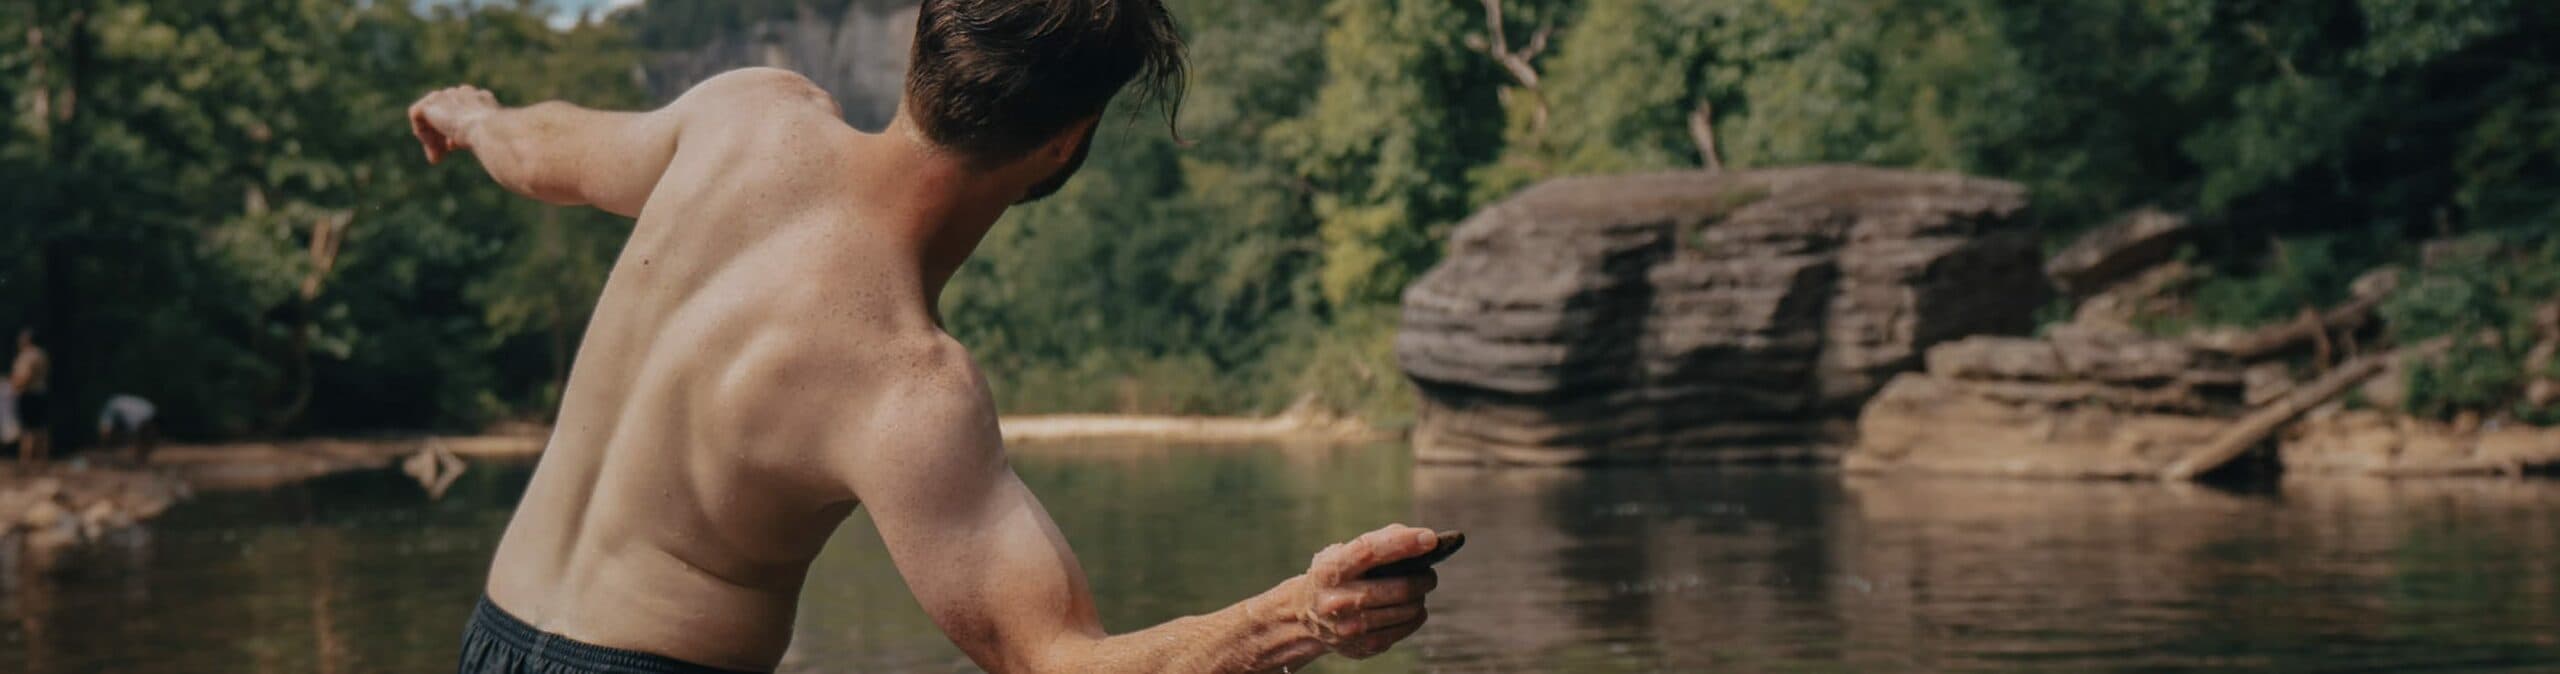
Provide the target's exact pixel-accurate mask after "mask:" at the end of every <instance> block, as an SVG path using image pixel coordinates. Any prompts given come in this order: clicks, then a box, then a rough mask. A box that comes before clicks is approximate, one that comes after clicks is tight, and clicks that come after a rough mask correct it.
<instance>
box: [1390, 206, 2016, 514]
mask: <svg viewBox="0 0 2560 674" xmlns="http://www.w3.org/2000/svg"><path fill="white" fill-rule="evenodd" d="M2026 203H2027V200H2026V192H2025V190H2024V189H2023V188H2021V187H2019V186H2018V185H2016V184H2014V183H2008V182H2002V181H1997V180H1987V179H1981V178H1972V177H1967V176H1961V175H1955V174H1946V173H1919V172H1910V171H1897V170H1886V169H1877V168H1868V167H1859V166H1812V167H1801V168H1788V169H1771V170H1759V171H1741V172H1724V173H1705V172H1684V173H1662V174H1650V175H1633V176H1620V177H1605V178H1567V179H1561V180H1555V181H1550V182H1547V183H1543V184H1540V185H1537V186H1535V187H1531V188H1530V189H1528V190H1525V191H1523V192H1521V193H1520V194H1518V195H1515V196H1513V197H1511V198H1510V199H1507V200H1504V201H1502V202H1500V203H1497V204H1494V205H1493V206H1491V207H1489V208H1486V209H1485V210H1484V211H1483V212H1480V213H1477V214H1476V215H1475V216H1474V217H1471V218H1469V219H1468V220H1467V221H1466V222H1464V223H1462V224H1461V225H1460V226H1459V227H1458V230H1457V232H1456V234H1455V235H1454V236H1453V240H1452V242H1451V244H1450V252H1449V256H1448V258H1447V259H1446V260H1444V261H1443V262H1442V263H1441V264H1440V265H1439V266H1438V267H1436V268H1434V269H1432V270H1431V271H1430V272H1429V273H1428V274H1426V275H1425V276H1424V277H1423V278H1422V279H1421V280H1419V281H1418V282H1416V283H1414V284H1413V285H1412V286H1411V287H1410V288H1408V289H1407V290H1406V292H1405V295H1404V324H1403V331H1402V332H1401V333H1400V334H1399V336H1398V339H1397V343H1396V353H1397V357H1398V359H1399V361H1400V362H1401V364H1402V367H1403V369H1404V371H1405V373H1406V375H1407V376H1409V377H1411V378H1412V379H1413V381H1414V382H1415V384H1416V385H1417V386H1416V388H1418V389H1419V391H1420V394H1421V398H1422V400H1421V409H1420V415H1419V416H1420V418H1419V424H1418V426H1417V427H1416V429H1415V432H1414V437H1413V442H1414V444H1415V448H1416V453H1417V456H1418V457H1419V458H1420V459H1421V460H1424V461H1431V462H1461V463H1473V462H1492V463H1531V464H1574V463H1591V462H1656V461H1683V462H1727V461H1758V460H1786V459H1801V458H1807V457H1819V456H1824V455H1825V454H1826V453H1825V450H1823V449H1821V448H1822V447H1826V446H1833V445H1832V443H1837V442H1841V441H1844V440H1845V439H1846V436H1847V435H1848V429H1849V424H1850V421H1851V419H1852V417H1853V416H1854V415H1855V414H1856V412H1857V410H1858V408H1859V406H1860V405H1861V404H1863V403H1864V402H1865V401H1866V400H1867V399H1868V397H1869V396H1871V395H1873V394H1874V393H1875V392H1876V390H1877V389H1878V388H1879V387H1881V386H1882V385H1883V384H1884V383H1885V381H1887V380H1888V379H1891V378H1892V377H1893V376H1894V375H1895V374H1897V373H1900V372H1904V371H1908V370H1911V369H1914V368H1917V367H1919V366H1920V361H1921V353H1922V351H1923V350H1925V349H1927V348H1928V347H1929V346H1930V345H1932V344H1936V343H1938V342H1941V341H1945V340H1949V339H1954V338H1957V337H1962V336H1966V335H1974V334H1986V333H1988V334H2015V333H2020V332H2024V331H2025V330H2027V329H2028V328H2029V327H2031V325H2032V316H2033V314H2034V311H2035V309H2036V308H2037V307H2038V306H2040V305H2042V304H2043V303H2044V302H2045V301H2046V299H2047V298H2048V297H2049V296H2050V295H2049V293H2050V291H2049V290H2048V284H2047V283H2046V281H2045V279H2044V276H2043V273H2042V261H2041V260H2040V259H2038V252H2037V248H2036V242H2035V238H2034V236H2033V232H2032V231H2030V227H2029V226H2028V225H2027V224H2026V223H2025V222H2024V221H2023V220H2021V219H2019V218H2018V217H2017V216H2018V214H2019V213H2020V211H2021V210H2022V209H2024V208H2025V206H2026Z"/></svg>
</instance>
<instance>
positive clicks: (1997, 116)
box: [0, 0, 2560, 437]
mask: <svg viewBox="0 0 2560 674" xmlns="http://www.w3.org/2000/svg"><path fill="white" fill-rule="evenodd" d="M852 4H854V1H853V0H832V1H829V2H818V1H814V0H813V1H805V2H789V1H776V0H768V1H762V2H740V3H730V2H713V1H709V0H684V1H676V0H654V1H652V2H648V3H646V4H644V5H643V6H641V7H638V8H634V9H631V10H625V11H623V12H619V13H616V14H614V15H612V16H609V17H601V18H599V20H597V21H594V22H588V23H582V24H580V25H579V26H577V27H575V28H573V29H569V30H566V31H560V30H553V29H551V28H548V27H546V25H545V23H544V21H543V18H544V17H543V11H544V10H542V9H541V8H540V6H538V5H534V4H530V3H518V4H502V5H498V6H488V7H479V8H471V9H457V8H454V7H453V6H450V5H435V6H432V7H429V8H425V9H420V8H416V7H411V6H409V5H408V3H375V2H360V1H358V0H282V1H254V2H253V1H250V0H97V1H89V2H75V1H71V0H33V1H32V2H22V3H11V4H10V5H8V6H7V7H0V100H6V101H9V102H10V108H9V111H8V117H7V119H6V126H5V127H0V223H5V224H0V325H15V324H18V323H21V322H23V323H27V324H33V325H37V326H40V327H42V328H43V329H44V330H46V332H47V334H49V335H50V337H49V338H48V341H49V342H50V343H51V344H52V346H53V348H54V351H55V354H56V358H57V360H58V361H59V374H58V375H57V383H58V386H59V388H61V389H62V390H63V392H64V393H67V394H68V397H69V398H70V399H71V401H72V402H73V405H71V406H69V407H79V406H81V405H85V404H92V403H94V402H95V401H96V400H98V399H102V398H104V397H105V396H106V395H107V394H109V393H111V392H118V391H130V392H135V393H141V394H144V395H147V396H151V397H153V398H156V399H160V400H162V401H163V408H164V409H166V410H168V413H167V414H168V418H169V421H170V424H171V426H172V428H173V429H174V430H176V431H177V432H179V433H181V434H183V435H189V436H196V437H206V436H235V435H244V434H271V433H308V432H349V431H357V430H370V429H388V428H425V427H440V428H469V427H474V426H478V425H483V424H487V423H490V422H494V421H500V420H507V419H517V418H527V419H537V420H538V419H539V418H541V417H542V415H544V414H547V412H548V409H549V407H550V405H551V402H552V400H553V399H554V398H555V397H556V395H557V387H558V385H559V382H560V379H561V377H562V376H563V373H564V372H565V364H566V363H567V362H568V358H569V357H570V356H571V355H572V354H571V350H572V349H573V348H574V346H575V344H576V341H577V338H578V334H579V331H580V329H581V324H582V322H583V320H584V316H585V314H586V313H587V311H588V309H589V308H591V306H592V302H593V298H594V294H595V293H596V292H597V289H598V288H599V287H600V286H601V283H602V281H603V277H604V273H605V270H606V269H607V268H608V267H609V266H610V263H611V260H612V257H613V254H614V252H615V250H616V247H617V246H618V245H619V243H620V239H621V236H622V234H623V232H624V230H625V228H626V227H627V223H625V222H622V221H619V220H617V219H614V218H611V217H609V216H603V215H599V214H596V213H592V212H588V211H582V210H568V209H555V208H548V207H543V206H540V205H537V204H533V203H531V202H528V201H525V200H521V199H513V198H509V197H507V196H506V195H504V194H503V193H501V192H500V191H499V190H498V189H497V188H495V187H494V186H492V185H490V184H488V182H487V181H486V180H485V179H483V178H482V177H481V176H480V175H478V174H477V172H474V171H469V170H464V169H460V168H455V167H451V166H448V167H442V168H430V167H427V166H425V165H424V164H423V162H420V161H418V158H417V156H416V154H415V149H414V146H413V145H412V144H410V143H409V141H408V139H407V138H406V130H405V129H404V128H403V127H402V125H403V122H402V120H401V119H400V115H399V111H400V108H401V107H402V106H404V105H405V104H406V103H407V102H408V101H409V100H410V99H411V98H412V97H414V96H415V95H416V94H417V93H418V92H421V91H424V90H426V89H427V88H429V87H432V86H437V85H442V84H446V83H450V82H455V81H469V82H475V83H480V84H484V85H486V86H488V87H489V88H491V89H492V90H494V91H496V92H497V93H498V94H499V95H500V97H501V99H502V100H507V101H514V102H526V101H531V100H536V99H541V98H552V97H559V98H566V99H570V100H573V101H577V102H580V103H583V104H587V105H592V106H619V107H645V106H647V105H649V104H650V103H651V101H649V100H647V93H646V92H645V90H644V87H643V77H642V75H641V73H640V70H641V68H642V67H643V64H644V63H645V62H646V56H647V55H648V54H649V53H651V52H652V51H653V50H668V49H682V48H684V47H686V46H688V45H691V44H697V43H699V42H701V41H703V40H707V39H711V38H713V37H717V36H718V35H721V34H723V33H724V32H726V31H735V30H744V29H745V27H748V26H752V25H754V24H756V23H757V22H759V21H774V20H793V19H806V18H807V17H824V16H830V15H833V14H834V13H839V12H842V11H844V10H845V9H846V8H847V7H849V6H851V5H852ZM875 4H877V3H875ZM889 4H894V3H889ZM1167 4H1169V5H1171V6H1172V7H1173V9H1174V11H1175V12H1176V13H1177V15H1178V16H1179V18H1180V19H1181V21H1182V23H1183V25H1184V27H1185V29H1186V32H1187V33H1188V35H1189V36H1190V38H1191V41H1192V45H1193V48H1192V58H1193V59H1194V76H1193V81H1192V89H1191V96H1190V98H1189V100H1188V102H1187V104H1186V105H1185V106H1184V107H1183V112H1182V115H1181V117H1180V119H1179V120H1178V125H1177V126H1178V130H1179V132H1180V135H1181V138H1179V139H1177V138H1175V137H1173V136H1172V135H1170V134H1168V133H1167V132H1166V129H1165V127H1164V125H1163V124H1161V123H1158V122H1157V121H1156V120H1155V118H1152V117H1150V116H1148V115H1147V114H1144V113H1145V111H1135V110H1132V111H1126V112H1127V113H1129V114H1115V115H1114V116H1113V117H1112V123H1110V124H1107V125H1106V126H1105V131H1104V137H1103V139H1102V141H1101V142H1100V143H1098V144H1097V146H1096V148H1095V149H1094V155H1093V157H1092V160H1091V163H1090V165H1089V166H1088V167H1087V169H1086V170H1085V171H1084V172H1083V173H1082V174H1081V175H1080V177H1079V178H1078V179H1077V180H1076V182H1074V183H1072V184H1071V185H1070V186H1069V187H1068V188H1067V190H1066V191H1064V192H1062V193H1061V194H1060V195H1059V196H1058V197H1056V198H1053V199H1051V200H1049V201H1046V202H1042V203H1040V204H1037V205H1034V206H1032V207H1030V208H1026V209H1021V210H1020V211H1018V212H1017V213H1016V214H1015V215H1013V216H1010V218H1009V221H1008V222H1007V223H1006V224H1004V225H1002V226H1000V227H999V229H998V230H997V231H996V232H995V233H994V234H993V235H991V236H990V237H989V239H988V241H987V243H986V246H985V247H984V249H983V250H982V254H981V255H980V256H979V257H978V258H977V259H976V260H974V261H973V262H972V263H971V264H970V266H969V267H967V268H966V269H965V270H963V272H962V273H961V275H960V277H959V278H958V280H956V281H955V283H954V287H953V289H952V291H951V293H950V295H949V296H947V297H946V298H945V316H946V318H947V319H948V322H949V324H950V328H951V329H952V331H953V332H954V333H955V334H957V335H959V336H960V337H961V339H962V340H963V341H964V342H966V343H968V344H970V345H971V347H972V348H973V350H974V351H975V352H976V353H977V354H978V356H979V358H980V359H981V360H982V361H983V362H984V363H985V364H986V365H987V368H988V370H989V373H990V377H991V379H992V380H993V381H994V383H995V385H996V387H997V389H998V391H999V395H1000V397H1001V398H1002V402H1003V405H1004V408H1005V409H1006V410H1008V411H1012V412H1038V411H1058V410H1099V411H1173V412H1240V411H1269V410H1272V409H1276V408H1277V407H1278V406H1280V405H1282V404H1285V403H1286V402H1288V401H1290V400H1291V399H1294V398H1296V397H1298V396H1299V395H1301V394H1306V393H1312V394H1316V395H1317V396H1319V397H1320V398H1321V399H1322V400H1323V401H1325V402H1327V403H1329V404H1332V405H1336V406H1339V407H1344V408H1348V409H1354V410H1359V411H1363V412H1366V413H1369V414H1371V415H1372V416H1373V418H1379V419H1389V420H1391V419H1393V418H1394V417H1395V416H1396V415H1397V414H1399V410H1401V409H1403V408H1404V407H1405V406H1406V405H1409V402H1408V401H1407V396H1406V394H1405V393H1404V392H1403V390H1402V386H1403V383H1402V381H1401V378H1400V377H1399V376H1398V375H1397V374H1396V371H1395V369H1394V366H1393V363H1392V361H1391V359H1390V357H1389V344H1390V337H1391V334H1392V331H1393V329H1394V321H1395V311H1394V302H1395V300H1396V295H1397V293H1398V292H1399V290H1400V289H1401V288H1402V287H1403V285H1404V283H1405V282H1407V281H1408V280H1410V279H1411V278H1413V277H1414V276H1415V275H1417V274H1418V273H1419V272H1420V271H1421V270H1423V269H1424V268H1426V267H1427V266H1428V265H1429V264H1430V263H1431V262H1433V261H1434V259H1435V258H1436V256H1437V255H1438V253H1439V250H1440V247H1441V245H1442V242H1443V239H1444V236H1445V233H1446V232H1447V231H1448V230H1449V228H1450V227H1451V226H1452V225H1454V223H1455V222H1456V221H1457V220H1459V219H1461V218H1463V217H1465V216H1466V214H1468V213H1469V212H1471V211H1472V210H1473V209H1476V208H1479V207H1481V206H1483V205H1485V204H1487V203H1489V202H1490V201H1492V200H1494V199H1497V198H1500V197H1502V196H1503V195H1506V194H1508V193H1510V192H1511V191H1513V190H1516V189H1518V188H1519V187H1521V186H1523V185H1526V184H1529V183H1530V182H1533V181H1536V180H1538V179H1541V178H1544V177H1548V176H1555V175H1565V174H1588V173H1614V172H1626V171H1644V170H1661V169H1682V168H1699V167H1704V166H1709V165H1713V166H1718V167H1721V168H1723V169H1728V170H1738V169H1748V168H1753V167H1765V166H1778V165H1787V164H1799V163H1807V162H1867V163H1875V164H1883V165H1891V166H1908V167H1920V168H1929V169H1945V170H1956V171H1964V172H1969V173H1975V174H1981V175H1988V176H1997V177H2003V178H2008V179H2012V180H2017V181H2020V182H2022V183H2025V184H2027V185H2029V186H2030V187H2031V188H2032V189H2033V190H2034V195H2035V197H2034V198H2035V200H2036V203H2037V206H2036V212H2037V213H2038V214H2039V219H2040V220H2041V222H2043V223H2044V225H2045V226H2046V227H2047V228H2048V231H2050V232H2051V233H2052V238H2053V239H2054V240H2056V241H2060V240H2063V239H2065V238H2066V237H2067V236H2068V235H2069V234H2070V233H2072V232H2074V231H2076V230H2077V229H2079V228H2081V227H2083V226H2086V225H2089V224H2092V223H2096V222H2099V221H2102V220H2105V219H2106V218H2108V217H2111V216H2112V215H2114V214H2116V213H2119V212H2122V211H2125V210H2128V209H2131V208H2135V207H2139V206H2146V205H2148V206H2156V207H2159V208H2164V209H2168V210H2173V211H2179V212H2184V213H2188V214H2190V215H2192V216H2193V217H2195V218H2196V219H2198V221H2200V222H2203V223H2205V224H2206V227H2205V231H2206V232H2207V235H2206V236H2205V237H2203V240H2202V241H2201V242H2200V243H2199V244H2198V245H2197V246H2196V247H2195V250H2193V251H2190V253H2189V254H2190V255H2192V256H2193V257H2194V259H2196V260H2197V261H2198V262H2199V264H2201V265H2203V266H2205V267H2207V268H2209V269H2211V270H2212V274H2211V276H2210V277H2209V278H2207V279H2206V280H2205V281H2203V282H2201V284H2200V287H2198V288H2196V289H2195V293H2196V296H2197V297H2198V302H2197V311H2196V315H2194V316H2192V317H2189V320H2193V321H2199V322H2249V321H2257V320H2265V319H2268V318H2272V317H2277V316H2284V315H2290V314H2291V313H2293V312H2295V311H2298V310H2299V309H2300V308H2301V307H2303V306H2305V305H2306V304H2308V303H2317V302H2323V301H2328V300H2331V299H2334V298H2335V297H2336V296H2337V295H2338V294H2339V293H2342V292H2343V291H2344V288H2345V285H2346V284H2345V279H2347V278H2351V277H2352V276H2354V275H2355V274H2356V273H2358V272H2360V271H2362V270H2363V269H2365V268H2367V267H2370V266H2373V265H2376V264H2382V263H2387V262H2396V261H2405V260H2407V259H2409V258H2411V257H2412V256H2413V255H2414V253H2413V252H2411V251H2414V250H2415V249H2416V243H2417V242H2420V241H2424V240H2431V239H2442V238H2449V237H2475V238H2482V239H2483V240H2489V241H2493V242H2496V243H2497V244H2498V245H2493V246H2484V247H2475V248H2476V249H2477V250H2479V251H2481V252H2479V253H2477V255H2478V256H2479V257H2480V258H2481V259H2479V260H2478V261H2477V262H2478V264H2467V265H2456V266H2453V267H2451V268H2449V270H2448V271H2445V272H2443V273H2441V274H2438V275H2439V276H2442V277H2443V278H2429V279H2422V282H2420V283H2418V284H2417V285H2416V288H2417V292H2413V293H2411V294H2410V295H2411V296H2413V297H2418V298H2422V299H2420V300H2411V301H2407V302H2400V303H2397V304H2396V305H2395V307H2394V308H2393V309H2392V310H2391V311H2392V312H2393V313H2394V315H2396V316H2403V317H2406V318H2408V319H2409V320H2406V321H2397V320H2395V321H2394V324H2395V325H2410V326H2427V328H2426V329H2429V330H2436V331H2446V332H2450V331H2455V330H2465V329H2475V328H2484V327H2485V328H2491V329H2505V330H2515V329H2522V328H2520V327H2518V326H2520V325H2521V324H2522V323H2524V322H2525V319H2524V315H2525V314H2526V313H2529V308H2530V303H2531V302H2533V301H2538V300H2541V299H2547V298H2549V297H2551V296H2553V295H2554V294H2555V293H2560V249H2555V248H2554V247H2553V244H2552V243H2551V238H2552V237H2550V236H2549V235H2548V233H2549V232H2550V231H2551V230H2553V229H2555V225H2560V45H2555V44H2553V43H2552V42H2551V41H2550V40H2547V39H2544V37H2545V36H2548V35H2552V34H2554V33H2555V31H2560V6H2554V5H2552V4H2550V3H2545V2H2535V1H2533V0H2324V1H2318V2H2284V1H2275V0H2254V1H2251V0H2107V1H2102V2H2074V3H2019V2H2004V1H1999V0H1833V1H1824V2H1806V1H1802V0H1589V1H1577V0H1499V1H1490V0H1483V1H1480V0H1324V1H1317V0H1307V1H1304V2H1225V1H1220V0H1169V1H1168V3H1167ZM465 166H467V164H466V165H465ZM2428 312H2436V313H2428ZM2412 329H2415V328H2412ZM2500 348H2503V347H2500ZM2494 351H2495V350H2494V349H2493V350H2492V352H2489V353H2474V354H2472V356H2469V357H2466V359H2460V360H2459V362H2461V363H2474V362H2475V361H2476V364H2472V365H2462V366H2460V367H2455V368H2449V369H2448V370H2447V371H2446V372H2443V373H2440V374H2441V377H2440V379H2446V380H2458V381H2459V382H2460V385H2459V386H2454V387H2452V389H2451V390H2456V391H2458V392H2459V393H2460V395H2451V394H2448V395H2446V396H2436V397H2432V398H2427V399H2426V400H2430V401H2433V402H2431V403H2428V404H2437V405H2457V406H2459V405H2469V406H2475V407H2476V406H2492V405H2496V404H2499V401H2500V400H2503V398H2502V397H2501V396H2502V395H2504V394H2503V392H2502V389H2501V388H2500V387H2505V386H2511V385H2512V384H2513V381H2514V379H2515V378H2516V376H2517V374H2516V373H2515V372H2513V370H2514V369H2515V367H2516V366H2515V365H2513V363H2515V362H2517V359H2516V358H2513V357H2511V356H2513V354H2507V353H2500V352H2494ZM2500 368H2505V369H2504V370H2501V369H2500ZM92 409H93V408H92ZM65 414H66V415H68V414H69V412H66V413H65ZM66 418H68V417H67V416H66Z"/></svg>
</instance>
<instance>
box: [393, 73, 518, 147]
mask: <svg viewBox="0 0 2560 674" xmlns="http://www.w3.org/2000/svg"><path fill="white" fill-rule="evenodd" d="M497 110H498V97H497V96H493V95H490V93H489V91H488V90H486V89H481V88H479V87H475V86H471V85H467V84H466V85H461V86H453V87H446V88H443V89H437V90H435V91H431V92H427V95H426V96H425V97H423V98H420V99H418V102H416V103H411V104H409V132H410V133H414V134H417V136H418V144H419V145H420V146H423V147H424V148H426V151H427V163H429V164H433V163H437V162H441V161H444V157H445V155H448V154H452V153H453V152H454V151H456V150H468V149H471V133H470V131H471V128H472V127H474V126H476V125H478V124H479V123H480V120H481V118H484V117H487V116H489V113H491V112H496V111H497Z"/></svg>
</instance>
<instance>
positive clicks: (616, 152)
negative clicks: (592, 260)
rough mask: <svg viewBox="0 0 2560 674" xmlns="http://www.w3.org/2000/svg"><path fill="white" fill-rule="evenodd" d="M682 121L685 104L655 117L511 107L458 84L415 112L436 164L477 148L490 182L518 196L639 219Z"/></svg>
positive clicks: (417, 129) (559, 106) (560, 106)
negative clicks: (503, 105)
mask: <svg viewBox="0 0 2560 674" xmlns="http://www.w3.org/2000/svg"><path fill="white" fill-rule="evenodd" d="M682 115H683V106H681V105H677V106H669V107H667V108H666V109H662V110H657V111H654V112H606V111H601V110H588V109H586V108H581V107H578V106H575V105H570V104H568V103H562V102H558V101H552V102H547V103H536V104H534V105H531V106H527V107H522V108H508V107H502V106H499V105H498V99H497V97H496V96H494V95H491V94H490V93H489V92H488V91H485V90H482V89H480V88H478V87H472V86H458V87H450V88H446V89H441V90H438V91H435V92H432V93H429V94H427V95H426V97H425V98H421V99H419V100H418V102H417V103H416V104H413V105H411V106H409V129H410V131H411V132H412V133H415V134H416V135H417V136H418V143H419V144H420V145H421V146H423V147H424V148H425V149H426V152H427V161H428V162H429V163H435V162H441V161H443V160H444V158H445V156H446V155H448V154H451V153H453V152H456V151H460V150H470V151H472V152H473V153H475V154H477V155H479V157H480V166H481V167H482V168H484V169H487V170H488V171H489V177H490V178H493V179H496V180H497V181H498V184H500V185H504V186H506V188H507V189H509V190H513V191H515V192H516V193H517V194H522V195H525V196H528V197H532V198H535V199H540V200H542V201H545V202H550V203H553V204H559V205H563V206H577V205H593V206H595V207H596V208H601V209H604V210H606V211H609V212H612V213H615V214H618V215H622V216H626V217H632V216H637V215H639V213H640V206H641V205H642V204H645V203H648V201H649V193H650V191H652V190H654V189H656V188H657V185H658V177H659V176H660V175H661V174H664V173H665V172H666V170H667V162H668V161H669V160H671V159H672V158H674V156H675V150H676V135H677V133H678V132H679V131H680V130H681V128H682V124H681V118H682Z"/></svg>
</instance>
